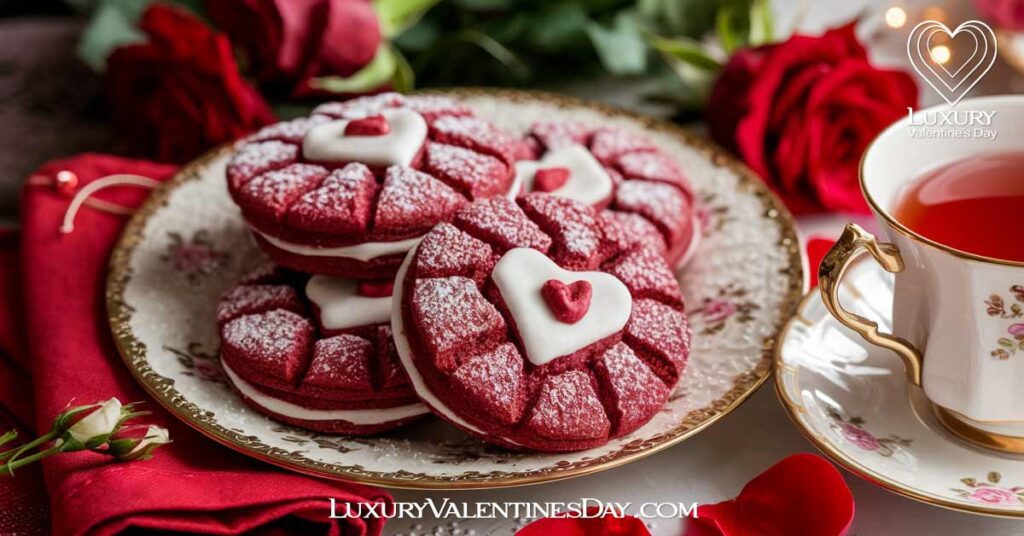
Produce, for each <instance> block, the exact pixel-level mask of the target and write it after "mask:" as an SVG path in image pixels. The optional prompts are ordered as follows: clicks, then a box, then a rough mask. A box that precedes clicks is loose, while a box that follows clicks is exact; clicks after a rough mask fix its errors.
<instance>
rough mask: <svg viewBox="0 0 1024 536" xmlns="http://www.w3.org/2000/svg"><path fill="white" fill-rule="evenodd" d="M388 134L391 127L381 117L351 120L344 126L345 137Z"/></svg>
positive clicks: (372, 116)
mask: <svg viewBox="0 0 1024 536" xmlns="http://www.w3.org/2000/svg"><path fill="white" fill-rule="evenodd" d="M388 132H391V125H389V124H388V120H387V119H384V116H383V115H371V116H370V117H364V118H362V119H353V120H351V121H349V122H348V124H347V125H345V135H346V136H383V135H385V134H387V133H388Z"/></svg>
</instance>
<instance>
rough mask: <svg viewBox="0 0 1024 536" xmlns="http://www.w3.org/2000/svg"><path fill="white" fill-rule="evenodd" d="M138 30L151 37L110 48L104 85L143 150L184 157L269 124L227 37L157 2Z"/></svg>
mask: <svg viewBox="0 0 1024 536" xmlns="http://www.w3.org/2000/svg"><path fill="white" fill-rule="evenodd" d="M139 27H140V28H141V29H142V31H144V32H145V33H146V34H147V35H148V36H149V41H148V42H146V43H142V44H135V45H128V46H123V47H120V48H118V49H116V50H114V52H113V53H112V54H111V55H110V56H109V57H108V58H107V72H106V80H105V82H106V86H107V94H108V96H109V97H110V102H111V105H112V108H113V113H114V117H115V119H116V120H117V121H118V123H119V126H120V128H121V129H122V130H123V131H124V132H125V134H127V135H128V136H130V138H129V139H132V140H134V141H135V142H137V143H139V144H140V145H142V146H143V147H142V148H143V149H144V150H145V151H146V152H147V153H148V154H152V155H155V156H156V157H157V158H159V159H161V160H169V161H186V160H189V159H191V158H193V157H195V156H196V155H198V154H200V153H202V152H203V151H205V150H207V149H209V148H211V147H214V146H216V145H218V144H221V143H224V142H226V141H229V140H232V139H235V138H237V137H239V136H241V135H243V134H246V133H248V132H250V131H252V130H253V129H255V128H258V127H260V126H263V125H265V124H267V123H270V122H273V121H274V115H273V114H272V113H271V112H270V108H269V107H268V106H267V103H266V102H264V100H263V98H262V97H261V96H260V94H259V93H258V92H257V91H256V90H255V89H253V87H252V86H250V85H249V84H247V83H246V82H245V81H244V80H242V77H241V75H240V74H239V73H238V66H237V65H236V64H235V58H234V56H233V55H232V52H231V44H230V43H229V42H228V39H227V37H226V36H224V35H223V34H218V33H215V32H214V31H213V30H211V29H210V28H209V27H208V26H206V25H205V24H203V22H202V21H200V20H199V19H197V18H196V17H194V16H193V15H191V14H190V13H189V12H187V11H184V10H182V9H179V8H175V7H169V6H165V5H159V4H154V5H153V6H151V7H149V8H147V9H146V11H145V12H144V13H143V15H142V19H141V21H140V23H139Z"/></svg>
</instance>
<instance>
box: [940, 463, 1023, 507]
mask: <svg viewBox="0 0 1024 536" xmlns="http://www.w3.org/2000/svg"><path fill="white" fill-rule="evenodd" d="M1000 480H1002V475H1000V474H999V473H997V472H996V471H992V472H990V473H989V474H988V475H986V477H985V480H978V479H976V478H969V477H968V478H961V479H960V482H963V483H964V485H966V486H967V489H962V488H950V489H951V490H952V491H954V492H956V494H957V495H959V496H960V497H961V498H964V499H967V500H969V501H972V502H976V503H982V504H990V505H994V506H1019V505H1021V504H1024V497H1022V494H1024V487H1020V486H1016V487H1012V488H1004V487H1002V486H998V485H997V484H999V481H1000Z"/></svg>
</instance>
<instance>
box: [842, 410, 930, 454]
mask: <svg viewBox="0 0 1024 536" xmlns="http://www.w3.org/2000/svg"><path fill="white" fill-rule="evenodd" d="M826 411H827V414H828V417H829V419H831V420H832V426H833V427H834V429H835V430H837V431H838V432H839V434H840V435H842V436H843V439H845V440H846V441H848V442H849V443H851V444H852V445H854V446H856V447H857V448H859V449H861V450H864V451H867V452H876V453H878V454H879V455H880V456H885V457H886V458H888V457H890V456H892V455H893V454H896V451H897V450H899V449H900V448H902V447H909V446H910V445H911V444H912V443H913V442H914V440H912V439H906V438H904V437H900V436H898V435H892V434H890V435H888V436H886V437H882V438H880V437H877V436H876V435H875V434H872V433H871V432H869V431H867V430H866V429H864V425H865V424H866V423H865V422H864V419H861V418H860V417H849V418H844V417H843V416H842V415H841V414H840V413H839V412H838V411H836V410H834V409H831V408H829V409H828V410H826Z"/></svg>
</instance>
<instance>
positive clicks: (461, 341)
mask: <svg viewBox="0 0 1024 536" xmlns="http://www.w3.org/2000/svg"><path fill="white" fill-rule="evenodd" d="M412 305H413V309H414V311H415V313H416V319H417V321H418V323H419V326H418V327H419V331H420V333H421V335H422V336H423V338H424V340H425V342H426V344H427V345H428V346H429V347H430V350H431V353H432V354H433V355H434V356H436V360H437V364H438V365H439V368H441V369H442V370H445V369H450V368H451V367H452V366H453V365H454V358H455V356H453V355H450V354H451V352H454V351H459V350H463V349H465V348H467V347H468V346H469V345H471V344H473V343H475V342H476V341H478V340H481V338H483V337H486V336H487V335H490V334H495V333H497V332H500V331H503V330H504V329H505V321H504V320H503V319H502V318H501V315H500V314H499V313H498V310H497V309H495V308H494V306H493V305H491V303H490V302H488V301H487V300H486V299H484V297H483V295H482V294H481V293H480V291H479V290H478V289H477V287H476V283H475V282H474V281H473V280H472V279H468V278H465V277H446V278H443V279H442V278H437V279H421V280H418V281H417V282H416V285H415V288H414V289H413V297H412Z"/></svg>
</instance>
